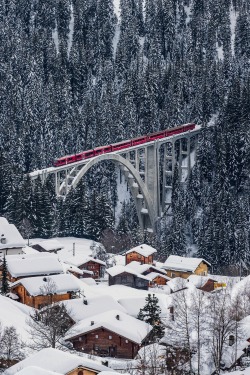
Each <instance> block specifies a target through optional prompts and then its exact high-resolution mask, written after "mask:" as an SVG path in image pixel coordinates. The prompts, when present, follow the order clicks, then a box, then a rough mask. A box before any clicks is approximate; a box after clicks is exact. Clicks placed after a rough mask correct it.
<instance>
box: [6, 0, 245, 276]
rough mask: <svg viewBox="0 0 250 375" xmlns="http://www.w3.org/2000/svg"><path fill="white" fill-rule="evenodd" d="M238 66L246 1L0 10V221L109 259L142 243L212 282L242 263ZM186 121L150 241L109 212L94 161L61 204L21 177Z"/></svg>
mask: <svg viewBox="0 0 250 375" xmlns="http://www.w3.org/2000/svg"><path fill="white" fill-rule="evenodd" d="M249 59H250V3H249V1H248V0H232V1H228V0H154V1H152V0H144V1H143V0H120V3H119V4H118V2H117V1H115V3H113V0H55V1H51V0H43V1H41V0H0V87H1V90H0V103H1V105H0V116H1V117H0V215H3V216H5V217H7V218H8V219H9V221H10V222H12V223H14V224H16V225H17V227H18V228H19V229H20V230H21V232H22V234H23V235H24V236H25V237H44V238H46V237H50V236H55V235H59V236H60V235H61V236H66V235H74V236H86V237H89V238H93V239H97V240H106V242H107V243H111V240H112V241H113V243H114V246H118V244H119V246H118V247H119V248H120V249H122V248H123V247H126V246H127V245H128V243H129V244H131V243H132V244H133V245H135V244H136V243H138V242H140V241H141V240H142V239H143V240H145V241H149V242H150V243H151V244H153V245H154V246H157V248H158V250H160V251H161V254H162V256H164V257H165V256H167V255H168V254H170V253H171V254H178V255H185V254H195V255H196V256H199V257H205V258H206V259H207V260H208V261H209V262H211V263H212V265H213V269H214V271H216V272H228V273H229V272H230V273H235V274H237V273H238V272H239V268H242V267H243V270H244V269H245V268H247V267H249V266H250V249H249V245H250V223H249V216H250V183H249V182H250V63H249V61H250V60H249ZM187 122H195V123H196V124H199V125H201V126H202V131H201V135H200V137H199V144H198V151H197V163H196V165H195V167H194V168H193V170H192V175H191V177H190V179H189V181H187V183H186V184H185V185H180V184H178V183H176V184H174V187H175V188H174V192H173V217H172V219H171V220H169V219H166V218H165V217H163V218H162V219H161V223H160V226H159V227H160V228H159V230H158V233H157V235H155V236H153V237H150V238H149V236H148V235H147V234H144V235H142V234H141V233H140V231H139V228H138V223H137V219H136V213H135V208H134V205H133V202H132V200H131V201H128V200H127V201H126V202H124V203H123V205H122V210H121V212H120V214H119V216H118V215H114V212H115V207H116V205H117V171H116V169H115V168H114V167H113V166H112V165H110V164H108V163H107V164H105V163H103V164H100V165H99V166H98V167H96V168H95V169H94V170H92V171H91V173H89V174H88V176H87V178H85V179H84V181H82V183H81V184H80V185H79V186H78V188H77V189H76V190H74V191H71V193H70V194H69V195H68V196H67V198H66V200H65V201H60V200H57V199H56V197H55V195H54V188H53V180H48V181H47V182H46V184H45V185H42V183H41V181H40V180H37V181H36V183H32V184H31V181H30V180H29V179H28V178H26V177H25V174H26V173H27V172H30V171H32V170H35V169H38V168H43V167H48V166H51V165H52V161H53V159H54V158H56V157H60V156H63V155H66V154H70V153H75V152H80V151H83V150H86V149H90V148H93V147H95V146H99V145H105V144H109V143H111V142H118V141H120V140H123V139H128V138H132V137H135V136H139V135H141V134H146V133H150V132H153V131H156V130H160V129H165V128H168V127H173V126H176V125H179V124H183V123H187ZM105 236H106V237H105ZM111 237H112V238H111ZM142 237H143V238H142ZM107 238H108V240H107ZM104 242H105V241H104Z"/></svg>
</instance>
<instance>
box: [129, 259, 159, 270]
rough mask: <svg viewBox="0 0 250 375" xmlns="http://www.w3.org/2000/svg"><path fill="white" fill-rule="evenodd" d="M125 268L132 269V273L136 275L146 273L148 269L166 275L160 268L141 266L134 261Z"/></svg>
mask: <svg viewBox="0 0 250 375" xmlns="http://www.w3.org/2000/svg"><path fill="white" fill-rule="evenodd" d="M127 266H128V267H130V268H132V269H133V270H134V271H136V272H138V273H143V272H146V271H147V270H149V269H150V268H152V269H153V270H154V271H156V272H162V273H166V271H165V270H163V269H162V268H160V267H156V266H154V265H152V264H141V263H140V262H137V261H136V260H134V261H133V262H130V263H129V264H128V265H127Z"/></svg>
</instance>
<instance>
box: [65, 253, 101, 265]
mask: <svg viewBox="0 0 250 375" xmlns="http://www.w3.org/2000/svg"><path fill="white" fill-rule="evenodd" d="M88 262H95V263H98V264H101V265H102V266H106V263H105V262H103V261H102V260H100V259H95V258H92V257H90V256H82V255H76V256H74V257H70V258H67V259H65V260H64V263H68V264H73V265H74V266H76V267H79V266H81V265H82V264H85V263H88Z"/></svg>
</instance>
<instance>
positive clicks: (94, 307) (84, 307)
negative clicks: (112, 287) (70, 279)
mask: <svg viewBox="0 0 250 375" xmlns="http://www.w3.org/2000/svg"><path fill="white" fill-rule="evenodd" d="M84 301H85V303H87V304H84ZM63 303H64V305H65V307H66V309H67V311H68V314H69V315H70V316H71V318H72V319H73V320H74V321H75V322H79V321H80V320H83V319H86V318H89V317H92V316H93V315H95V314H97V313H98V314H99V313H103V312H106V311H109V310H119V311H122V312H126V310H125V309H124V307H122V306H121V305H120V304H119V303H118V302H117V301H116V300H115V299H114V298H113V297H111V296H109V295H107V294H104V295H101V296H97V297H92V298H84V299H83V298H78V299H72V300H68V301H64V302H63Z"/></svg>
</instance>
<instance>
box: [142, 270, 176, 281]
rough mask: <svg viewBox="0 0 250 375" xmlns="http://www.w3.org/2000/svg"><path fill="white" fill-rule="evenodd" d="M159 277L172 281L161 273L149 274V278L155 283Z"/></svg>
mask: <svg viewBox="0 0 250 375" xmlns="http://www.w3.org/2000/svg"><path fill="white" fill-rule="evenodd" d="M158 276H160V277H163V279H165V280H171V279H170V277H168V276H167V275H163V274H162V273H159V272H150V273H148V274H147V278H148V279H149V280H151V281H153V280H154V279H155V278H156V277H158Z"/></svg>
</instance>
